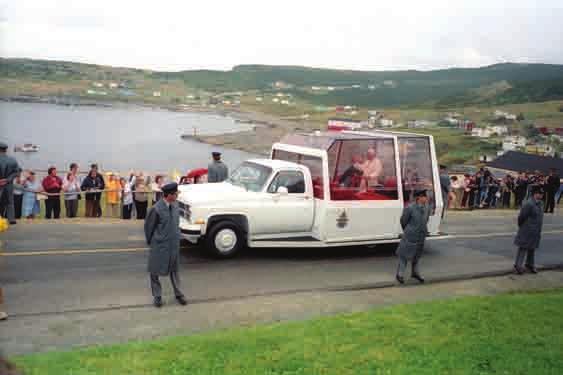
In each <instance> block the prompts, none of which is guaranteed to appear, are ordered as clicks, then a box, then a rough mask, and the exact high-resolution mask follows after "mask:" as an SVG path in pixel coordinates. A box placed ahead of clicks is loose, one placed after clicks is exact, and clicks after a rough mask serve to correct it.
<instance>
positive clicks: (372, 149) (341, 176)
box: [329, 138, 399, 201]
mask: <svg viewBox="0 0 563 375" xmlns="http://www.w3.org/2000/svg"><path fill="white" fill-rule="evenodd" d="M333 147H334V149H335V150H336V152H329V166H330V169H329V173H331V183H330V199H331V200H337V201H338V200H396V199H399V198H398V197H399V195H398V191H397V173H396V168H395V147H394V143H393V140H392V139H384V138H379V139H347V140H340V141H338V142H335V144H334V145H333ZM331 158H335V159H336V160H331Z"/></svg>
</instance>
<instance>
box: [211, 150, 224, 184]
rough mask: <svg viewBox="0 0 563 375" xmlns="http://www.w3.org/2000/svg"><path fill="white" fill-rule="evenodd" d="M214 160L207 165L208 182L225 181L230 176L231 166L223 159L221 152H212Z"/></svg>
mask: <svg viewBox="0 0 563 375" xmlns="http://www.w3.org/2000/svg"><path fill="white" fill-rule="evenodd" d="M211 155H212V156H213V162H212V163H211V164H209V166H208V167H207V182H223V181H225V180H226V179H227V178H229V168H228V167H227V166H226V165H225V163H223V162H222V161H221V153H220V152H218V151H214V152H212V153H211Z"/></svg>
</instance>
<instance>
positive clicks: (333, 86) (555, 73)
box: [0, 59, 563, 107]
mask: <svg viewBox="0 0 563 375" xmlns="http://www.w3.org/2000/svg"><path fill="white" fill-rule="evenodd" d="M92 81H99V82H102V83H103V82H109V81H116V82H120V83H123V85H124V86H126V87H127V88H128V89H134V90H136V91H135V95H132V96H136V97H137V99H139V100H141V99H149V98H150V97H151V96H152V92H153V91H154V90H159V91H162V92H163V97H162V99H161V101H164V100H168V101H172V100H173V99H174V98H176V99H175V100H176V101H178V100H180V101H182V100H181V99H182V98H183V97H185V95H186V93H192V92H195V93H203V94H209V95H212V94H217V93H222V92H232V91H249V90H257V91H262V92H269V91H273V90H274V88H275V87H274V84H275V83H276V82H278V86H277V88H278V89H279V88H281V89H283V91H284V92H286V93H289V94H292V95H293V96H294V97H296V98H299V99H301V100H303V101H305V102H308V103H310V104H314V105H328V106H331V105H356V106H363V107H368V106H372V107H373V106H380V107H390V106H413V105H428V104H432V105H438V106H451V105H455V106H459V105H464V104H481V103H486V104H507V103H521V102H526V101H538V102H539V101H546V100H559V99H563V65H548V64H513V63H505V64H497V65H491V66H487V67H482V68H454V69H443V70H434V71H415V70H408V71H373V72H369V71H348V70H331V69H317V68H307V67H298V66H264V65H241V66H236V67H234V68H233V69H232V70H230V71H213V70H191V71H179V72H157V71H149V70H141V69H130V68H114V67H108V66H99V65H92V64H80V63H72V62H63V61H45V60H30V59H0V83H2V88H1V91H0V94H1V95H22V94H31V95H34V94H39V95H45V94H51V95H56V94H57V93H61V92H63V93H65V94H68V95H84V91H85V90H86V89H87V88H88V87H90V85H91V83H92ZM496 86H500V87H502V89H501V90H497V88H495V87H496ZM490 87H493V88H494V89H493V94H491V91H490V90H489V88H490ZM483 92H486V95H482V93H483ZM112 94H116V95H112ZM109 97H110V98H111V99H117V100H119V99H120V94H119V93H109ZM147 97H149V98H147ZM122 99H123V98H122ZM126 99H128V100H131V99H132V98H126ZM151 100H152V99H151Z"/></svg>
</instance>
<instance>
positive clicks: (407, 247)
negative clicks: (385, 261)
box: [397, 203, 430, 258]
mask: <svg viewBox="0 0 563 375" xmlns="http://www.w3.org/2000/svg"><path fill="white" fill-rule="evenodd" d="M429 216H430V210H429V209H428V206H427V205H425V206H422V205H419V204H417V203H411V204H410V205H409V206H408V207H406V208H405V209H404V210H403V214H402V215H401V227H402V228H403V236H402V238H401V243H400V244H399V248H398V249H397V255H399V256H403V257H406V258H412V257H413V256H414V255H415V253H416V252H417V251H420V250H421V248H422V246H423V245H424V239H425V238H426V236H427V235H428V227H427V224H428V217H429Z"/></svg>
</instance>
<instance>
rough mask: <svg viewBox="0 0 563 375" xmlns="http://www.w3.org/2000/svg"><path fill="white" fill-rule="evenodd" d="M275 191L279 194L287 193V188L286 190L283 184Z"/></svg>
mask: <svg viewBox="0 0 563 375" xmlns="http://www.w3.org/2000/svg"><path fill="white" fill-rule="evenodd" d="M277 193H278V194H281V195H287V194H289V190H287V188H286V187H285V186H280V187H279V188H278V190H277Z"/></svg>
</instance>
